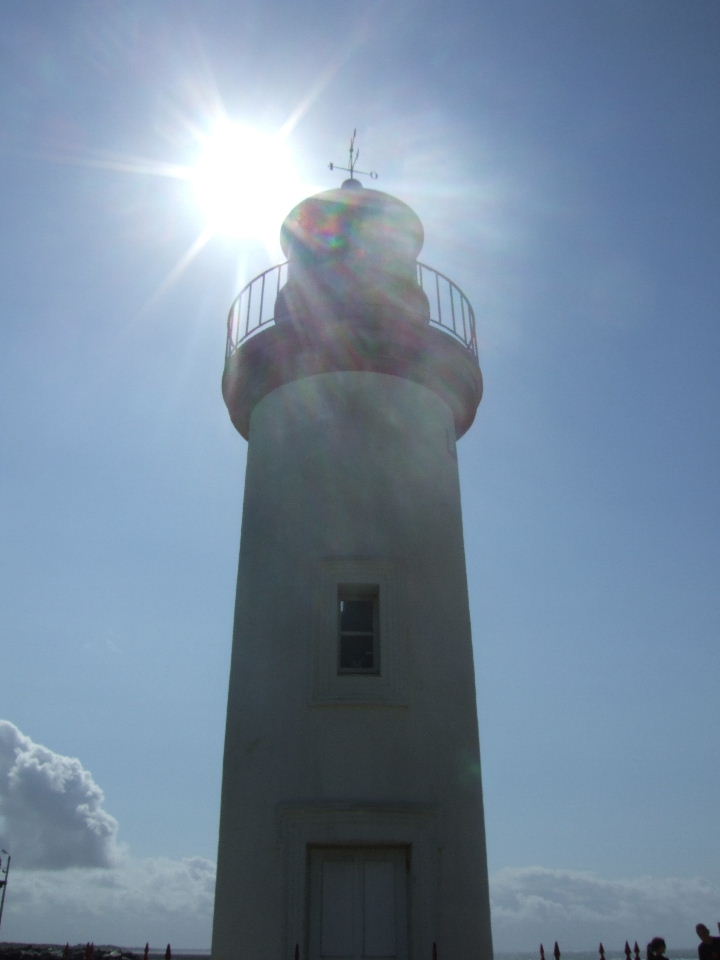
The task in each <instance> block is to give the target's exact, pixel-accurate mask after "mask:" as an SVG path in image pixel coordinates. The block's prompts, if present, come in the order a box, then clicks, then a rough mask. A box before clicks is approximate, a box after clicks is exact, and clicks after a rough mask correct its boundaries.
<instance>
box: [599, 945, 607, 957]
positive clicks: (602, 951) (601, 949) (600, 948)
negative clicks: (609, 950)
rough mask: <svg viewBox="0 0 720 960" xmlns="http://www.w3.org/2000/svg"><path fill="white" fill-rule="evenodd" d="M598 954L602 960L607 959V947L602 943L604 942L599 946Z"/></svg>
mask: <svg viewBox="0 0 720 960" xmlns="http://www.w3.org/2000/svg"><path fill="white" fill-rule="evenodd" d="M598 956H599V957H600V960H605V947H604V946H603V945H602V943H601V944H600V946H599V947H598Z"/></svg>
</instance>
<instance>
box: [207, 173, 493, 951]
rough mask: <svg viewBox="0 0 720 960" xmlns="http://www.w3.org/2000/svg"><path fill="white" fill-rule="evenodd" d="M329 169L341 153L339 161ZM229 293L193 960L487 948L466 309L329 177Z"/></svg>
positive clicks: (381, 210) (413, 225)
mask: <svg viewBox="0 0 720 960" xmlns="http://www.w3.org/2000/svg"><path fill="white" fill-rule="evenodd" d="M351 166H352V164H351ZM281 243H282V248H283V251H284V253H285V255H286V257H287V262H286V263H284V264H280V265H279V266H277V267H272V268H271V269H269V270H267V271H265V272H264V273H263V274H261V275H260V276H258V277H256V278H255V279H254V280H253V281H252V282H251V283H249V284H248V285H247V287H246V288H245V289H244V290H243V292H242V293H241V294H240V296H239V297H238V299H237V300H236V301H235V303H234V304H233V306H232V308H231V311H230V315H229V319H228V342H227V353H226V361H225V370H224V374H223V383H222V386H223V396H224V399H225V402H226V405H227V408H228V411H229V414H230V417H231V420H232V422H233V424H234V425H235V427H236V428H237V430H238V431H239V433H240V434H241V435H242V436H243V437H244V438H245V439H246V440H247V442H248V453H247V471H246V477H245V497H244V505H243V520H242V533H241V543H240V559H239V568H238V579H237V596H236V606H235V622H234V635H233V649H232V663H231V669H230V681H229V695H228V710H227V728H226V737H225V752H224V765H223V781H222V802H221V815H220V834H219V850H218V872H217V886H216V899H215V916H214V929H213V945H212V956H213V960H281V958H282V960H285V958H287V960H330V958H332V960H366V958H367V960H370V958H373V960H381V958H382V960H410V958H412V960H420V958H423V960H425V958H426V960H470V958H472V960H490V958H491V956H492V944H491V934H490V910H489V898H488V882H487V865H486V851H485V833H484V822H483V807H482V787H481V778H480V750H479V741H478V730H477V711H476V696H475V683H474V667H473V654H472V645H471V634H470V618H469V609H468V597H467V582H466V571H465V556H464V547H463V533H462V517H461V505H460V490H459V482H458V469H457V453H456V440H457V439H458V438H459V437H461V436H462V435H463V434H464V433H465V432H466V431H467V430H468V428H469V427H470V426H471V424H472V422H473V419H474V417H475V413H476V410H477V406H478V404H479V402H480V398H481V394H482V379H481V374H480V368H479V364H478V357H477V341H476V334H475V321H474V315H473V311H472V308H471V306H470V304H469V302H468V301H467V299H466V298H465V296H464V295H463V294H462V292H461V291H460V289H459V288H458V287H457V286H456V285H455V284H454V283H453V282H452V281H451V280H450V279H449V278H448V277H446V276H444V275H443V274H441V273H439V272H438V271H436V270H434V269H432V268H430V267H428V266H426V265H424V264H422V263H420V262H419V261H418V255H419V253H420V250H421V247H422V243H423V227H422V224H421V222H420V220H419V218H418V217H417V215H416V214H415V213H414V212H413V211H412V210H411V209H410V207H408V206H407V205H406V204H404V203H402V202H401V201H400V200H398V199H396V198H394V197H392V196H390V195H388V194H386V193H383V192H380V191H378V190H374V189H369V188H366V187H363V186H362V185H361V184H360V183H359V182H358V181H357V179H356V178H355V177H353V176H352V173H351V177H350V179H348V180H346V181H345V182H344V183H343V184H342V186H341V187H339V188H337V189H332V190H328V191H325V192H323V193H320V194H318V195H316V196H312V197H309V198H307V199H306V200H304V201H302V202H301V203H300V204H298V206H296V207H295V209H293V210H292V211H291V212H290V214H289V215H288V216H287V218H286V219H285V221H284V223H283V225H282V231H281Z"/></svg>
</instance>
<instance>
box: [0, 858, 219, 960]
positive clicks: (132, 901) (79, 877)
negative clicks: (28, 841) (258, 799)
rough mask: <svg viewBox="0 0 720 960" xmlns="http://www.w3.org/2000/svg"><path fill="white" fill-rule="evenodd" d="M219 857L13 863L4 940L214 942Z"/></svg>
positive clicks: (155, 944) (190, 944) (201, 944)
mask: <svg viewBox="0 0 720 960" xmlns="http://www.w3.org/2000/svg"><path fill="white" fill-rule="evenodd" d="M214 890H215V864H214V863H212V862H211V861H209V860H205V859H203V858H200V857H194V858H188V859H184V860H170V859H147V860H139V859H133V858H127V859H126V860H124V861H121V862H120V863H118V864H117V865H116V866H114V867H112V868H109V869H97V868H95V869H88V868H85V869H83V868H72V869H68V870H64V871H62V872H61V873H60V872H58V871H57V870H11V874H10V883H9V884H8V896H7V903H6V908H5V913H4V915H3V935H4V939H7V940H9V941H16V942H21V943H22V942H35V943H42V942H46V943H64V942H65V941H70V943H79V942H86V941H88V940H93V941H94V942H95V943H114V944H117V945H120V946H130V947H132V946H135V947H139V946H142V945H143V944H144V943H145V942H146V941H149V942H150V944H151V945H152V946H153V947H154V948H156V949H157V948H161V947H164V946H165V944H166V943H172V944H173V945H174V946H175V947H186V948H187V947H198V948H206V947H208V946H209V945H210V931H211V926H212V908H213V896H214Z"/></svg>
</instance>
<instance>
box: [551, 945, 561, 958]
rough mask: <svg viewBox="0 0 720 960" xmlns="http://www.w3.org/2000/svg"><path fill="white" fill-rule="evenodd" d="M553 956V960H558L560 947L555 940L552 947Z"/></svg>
mask: <svg viewBox="0 0 720 960" xmlns="http://www.w3.org/2000/svg"><path fill="white" fill-rule="evenodd" d="M553 956H554V957H555V960H560V947H559V946H558V942H557V940H556V941H555V946H554V948H553Z"/></svg>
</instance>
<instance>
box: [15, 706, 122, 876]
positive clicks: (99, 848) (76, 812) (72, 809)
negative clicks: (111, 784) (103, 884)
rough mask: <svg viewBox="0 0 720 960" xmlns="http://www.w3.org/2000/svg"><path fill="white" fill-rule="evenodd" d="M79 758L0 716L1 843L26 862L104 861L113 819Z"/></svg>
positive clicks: (112, 844)
mask: <svg viewBox="0 0 720 960" xmlns="http://www.w3.org/2000/svg"><path fill="white" fill-rule="evenodd" d="M104 802H105V796H104V794H103V792H102V790H101V789H100V787H99V786H98V785H97V784H96V783H95V781H94V779H93V777H92V774H91V773H90V772H89V771H88V770H86V769H85V768H84V767H83V765H82V764H81V763H80V761H79V760H76V759H74V758H72V757H65V756H62V755H61V754H59V753H55V752H54V751H52V750H50V749H48V748H47V747H44V746H41V745H40V744H38V743H34V742H33V741H32V740H31V739H30V737H28V736H25V734H24V733H21V731H20V730H18V728H17V727H16V726H15V725H14V724H12V723H9V722H8V721H7V720H0V846H3V847H5V848H7V849H9V850H11V851H12V850H13V849H15V850H17V851H20V850H22V863H23V866H25V867H40V868H45V869H53V870H58V869H65V868H67V867H109V866H111V865H112V864H113V863H115V861H116V860H117V857H118V852H119V851H118V845H117V831H118V823H117V820H115V818H114V817H112V816H111V815H110V814H109V813H108V812H107V811H106V810H105V809H104V807H103V804H104Z"/></svg>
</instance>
